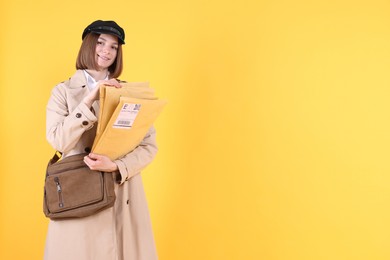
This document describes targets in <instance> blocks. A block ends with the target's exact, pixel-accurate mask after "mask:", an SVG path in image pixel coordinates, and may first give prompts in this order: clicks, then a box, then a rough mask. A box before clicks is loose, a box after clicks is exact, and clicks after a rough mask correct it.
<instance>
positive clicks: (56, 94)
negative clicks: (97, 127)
mask: <svg viewBox="0 0 390 260" xmlns="http://www.w3.org/2000/svg"><path fill="white" fill-rule="evenodd" d="M61 87H63V86H62V85H58V86H57V87H55V88H54V89H53V91H52V94H51V97H50V99H49V102H48V104H47V107H46V138H47V140H48V142H49V143H50V144H51V145H52V146H53V148H54V149H56V150H57V151H60V152H62V153H67V152H69V151H70V150H72V149H73V148H74V147H75V146H76V144H77V142H78V141H79V140H80V138H81V136H82V134H83V133H84V132H85V131H87V130H89V129H91V128H92V127H93V125H94V123H95V122H96V121H97V118H96V116H95V115H94V114H93V113H92V111H91V110H90V109H89V108H88V107H87V105H85V104H84V103H83V102H81V103H80V104H79V105H78V106H77V107H76V108H75V109H74V110H73V111H71V112H70V111H69V107H68V102H67V97H66V92H65V91H64V90H63V89H61Z"/></svg>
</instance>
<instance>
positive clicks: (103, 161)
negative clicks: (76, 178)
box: [84, 153, 118, 172]
mask: <svg viewBox="0 0 390 260" xmlns="http://www.w3.org/2000/svg"><path fill="white" fill-rule="evenodd" d="M84 162H85V164H86V165H88V167H89V168H90V169H91V170H95V171H102V172H114V171H117V170H118V165H116V163H114V162H113V161H111V159H110V158H108V157H107V156H105V155H101V154H95V153H90V154H88V155H87V156H85V157H84Z"/></svg>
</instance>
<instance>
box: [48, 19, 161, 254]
mask: <svg viewBox="0 0 390 260" xmlns="http://www.w3.org/2000/svg"><path fill="white" fill-rule="evenodd" d="M124 38H125V33H124V30H123V29H122V28H121V27H120V26H119V25H118V24H117V23H115V22H114V21H101V20H98V21H95V22H93V23H92V24H90V25H89V26H87V28H86V29H85V30H84V33H83V35H82V39H83V42H82V44H81V47H80V51H79V54H78V57H77V62H76V68H77V71H76V73H75V74H74V75H73V76H72V77H71V78H70V79H69V80H67V81H65V82H62V83H60V84H58V85H57V86H56V87H55V88H54V89H53V91H52V95H51V97H50V99H49V102H48V105H47V118H46V133H47V139H48V141H49V143H50V144H51V145H52V146H53V148H54V149H56V150H58V151H60V152H62V154H63V157H67V156H70V155H74V154H81V153H87V155H86V156H85V157H84V162H85V163H86V164H87V165H88V167H89V168H90V169H92V170H97V171H103V172H110V173H112V174H113V178H115V179H116V180H117V184H116V185H115V194H116V201H115V204H114V206H113V207H111V208H108V209H105V210H103V211H101V212H99V213H96V214H95V215H92V216H88V217H84V218H79V219H67V220H60V221H54V220H51V221H50V222H49V229H48V234H47V239H46V247H45V259H47V260H68V259H72V260H85V259H95V260H99V259H101V260H107V259H117V260H125V259H148V260H153V259H156V258H157V254H156V249H155V244H154V239H153V234H152V228H151V223H150V218H149V211H148V207H147V202H146V198H145V194H144V190H143V184H142V180H141V176H140V171H141V170H142V169H143V168H145V167H146V166H147V165H148V164H149V163H150V162H151V161H152V160H153V158H154V156H155V154H156V152H157V146H156V141H155V130H154V128H153V127H152V128H150V129H149V131H148V133H147V134H146V136H145V137H144V139H143V140H142V142H141V143H140V144H139V146H138V147H137V148H135V149H134V150H133V151H132V152H130V153H128V154H126V155H125V156H123V157H121V158H119V159H117V160H114V161H112V160H111V159H109V158H108V157H107V156H106V155H104V154H94V153H90V152H91V147H92V144H93V141H94V138H95V135H96V126H97V120H98V118H97V114H96V113H97V111H99V103H98V102H97V101H98V100H99V87H100V85H103V84H104V85H106V86H109V87H116V88H120V87H121V85H120V83H119V82H120V81H119V80H117V79H116V78H117V77H119V76H120V74H121V72H122V45H123V44H124V43H125V42H124Z"/></svg>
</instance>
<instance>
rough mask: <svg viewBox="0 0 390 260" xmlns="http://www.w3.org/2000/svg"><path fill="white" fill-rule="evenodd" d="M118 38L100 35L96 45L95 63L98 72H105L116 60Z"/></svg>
mask: <svg viewBox="0 0 390 260" xmlns="http://www.w3.org/2000/svg"><path fill="white" fill-rule="evenodd" d="M117 52H118V38H117V37H116V36H113V35H111V34H100V35H99V38H98V40H97V43H96V57H95V59H96V63H97V65H98V66H99V69H100V70H107V69H108V67H110V66H111V65H112V64H113V63H114V61H115V58H116V55H117Z"/></svg>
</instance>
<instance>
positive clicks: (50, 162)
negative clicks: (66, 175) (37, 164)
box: [49, 151, 62, 165]
mask: <svg viewBox="0 0 390 260" xmlns="http://www.w3.org/2000/svg"><path fill="white" fill-rule="evenodd" d="M61 157H62V153H61V152H59V151H56V152H55V153H54V155H53V158H51V159H50V161H49V165H52V164H53V163H56V162H57V161H58V160H59V159H60V158H61Z"/></svg>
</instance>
